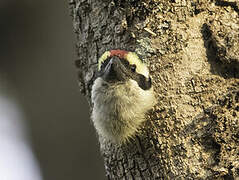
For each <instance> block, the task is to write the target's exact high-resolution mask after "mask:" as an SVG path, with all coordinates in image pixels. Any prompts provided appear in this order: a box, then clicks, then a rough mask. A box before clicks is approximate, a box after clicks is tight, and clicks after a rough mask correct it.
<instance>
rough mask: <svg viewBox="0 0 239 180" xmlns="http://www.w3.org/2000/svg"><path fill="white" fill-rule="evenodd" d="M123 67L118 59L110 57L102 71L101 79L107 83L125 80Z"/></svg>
mask: <svg viewBox="0 0 239 180" xmlns="http://www.w3.org/2000/svg"><path fill="white" fill-rule="evenodd" d="M124 69H125V67H124V65H123V64H122V63H121V62H120V59H119V58H118V57H112V58H111V59H110V61H109V62H108V64H107V65H106V67H105V69H104V70H103V75H102V78H103V79H104V80H105V81H107V82H119V81H124V80H126V77H127V76H126V74H125V72H124Z"/></svg>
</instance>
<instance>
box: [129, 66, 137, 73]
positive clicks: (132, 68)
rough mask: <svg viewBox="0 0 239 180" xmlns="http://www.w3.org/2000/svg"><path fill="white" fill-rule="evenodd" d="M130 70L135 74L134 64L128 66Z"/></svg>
mask: <svg viewBox="0 0 239 180" xmlns="http://www.w3.org/2000/svg"><path fill="white" fill-rule="evenodd" d="M130 69H131V71H132V72H135V71H136V65H135V64H131V65H130Z"/></svg>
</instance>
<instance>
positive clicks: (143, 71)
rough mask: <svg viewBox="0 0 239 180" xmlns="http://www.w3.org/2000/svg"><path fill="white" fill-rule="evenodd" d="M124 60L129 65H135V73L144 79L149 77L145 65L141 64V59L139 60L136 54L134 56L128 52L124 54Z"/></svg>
mask: <svg viewBox="0 0 239 180" xmlns="http://www.w3.org/2000/svg"><path fill="white" fill-rule="evenodd" d="M125 59H126V60H127V61H128V62H129V63H130V64H135V65H136V72H137V73H139V74H142V75H144V76H145V77H146V78H148V77H149V70H148V68H147V66H146V64H145V63H143V62H142V60H141V59H139V57H138V56H137V54H135V53H133V52H129V53H128V54H126V57H125Z"/></svg>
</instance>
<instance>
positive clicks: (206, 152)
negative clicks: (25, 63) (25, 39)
mask: <svg viewBox="0 0 239 180" xmlns="http://www.w3.org/2000/svg"><path fill="white" fill-rule="evenodd" d="M70 7H71V14H72V17H73V25H74V30H75V32H76V35H77V47H76V49H77V54H78V56H79V60H77V61H76V64H77V66H78V67H79V82H80V88H81V91H82V93H83V94H85V96H86V97H87V98H88V100H89V101H90V91H91V86H92V82H93V80H94V72H95V71H96V63H97V59H98V58H99V56H100V55H101V54H102V53H103V52H104V51H106V50H109V49H116V48H120V49H126V50H131V51H136V53H137V54H139V55H140V56H141V57H142V59H143V60H145V61H146V62H147V63H148V64H149V67H150V70H151V75H152V77H153V84H154V88H155V93H156V95H157V98H158V104H157V106H155V107H154V109H153V110H152V112H150V113H149V115H148V116H147V118H148V121H147V122H146V123H145V125H144V127H143V128H142V130H141V132H140V133H139V134H138V135H137V136H136V137H135V139H134V140H132V141H131V142H130V143H128V144H125V145H122V146H117V145H114V144H109V143H105V142H103V141H101V142H100V147H101V150H102V155H103V157H104V160H105V168H106V175H107V177H108V179H162V178H163V179H239V80H238V78H239V2H238V1H237V0H234V1H222V0H165V1H163V0H162V1H159V0H142V1H136V0H119V1H116V0H115V1H114V0H113V1H110V0H71V1H70Z"/></svg>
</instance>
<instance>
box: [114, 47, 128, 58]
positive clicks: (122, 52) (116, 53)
mask: <svg viewBox="0 0 239 180" xmlns="http://www.w3.org/2000/svg"><path fill="white" fill-rule="evenodd" d="M128 53H129V52H128V51H125V50H120V49H115V50H111V51H110V57H112V56H118V57H119V58H122V59H124V58H125V56H126V55H127V54H128Z"/></svg>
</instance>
